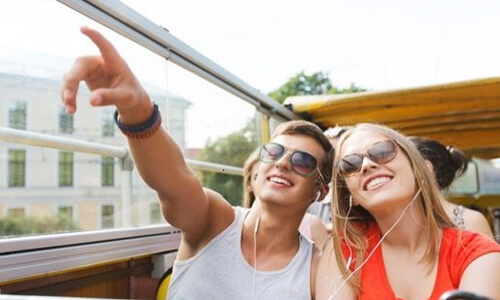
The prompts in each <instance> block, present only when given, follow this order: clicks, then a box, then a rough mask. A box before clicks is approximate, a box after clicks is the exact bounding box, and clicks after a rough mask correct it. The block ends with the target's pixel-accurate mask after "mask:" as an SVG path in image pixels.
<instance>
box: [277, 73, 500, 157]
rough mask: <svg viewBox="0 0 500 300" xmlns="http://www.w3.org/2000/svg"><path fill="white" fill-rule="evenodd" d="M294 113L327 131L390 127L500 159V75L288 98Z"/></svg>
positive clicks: (467, 151)
mask: <svg viewBox="0 0 500 300" xmlns="http://www.w3.org/2000/svg"><path fill="white" fill-rule="evenodd" d="M285 104H288V105H290V106H291V108H292V110H293V111H294V112H295V113H307V114H308V115H309V116H310V117H311V118H312V121H313V122H315V123H317V124H319V125H320V126H323V127H324V128H327V127H331V126H335V125H337V124H338V125H353V124H356V123H360V122H373V123H379V124H386V125H388V126H390V127H392V128H395V129H398V130H400V131H401V132H402V133H404V134H405V135H408V136H410V135H416V136H425V137H429V138H433V139H437V140H439V141H441V142H442V143H443V144H445V145H453V146H455V147H457V148H459V149H461V150H462V151H464V152H465V153H466V154H467V155H471V156H476V157H480V158H496V157H500V77H496V78H486V79H479V80H471V81H464V82H457V83H449V84H440V85H433V86H425V87H417V88H407V89H399V90H390V91H381V92H363V93H356V94H340V95H319V96H297V97H289V98H288V99H286V100H285Z"/></svg>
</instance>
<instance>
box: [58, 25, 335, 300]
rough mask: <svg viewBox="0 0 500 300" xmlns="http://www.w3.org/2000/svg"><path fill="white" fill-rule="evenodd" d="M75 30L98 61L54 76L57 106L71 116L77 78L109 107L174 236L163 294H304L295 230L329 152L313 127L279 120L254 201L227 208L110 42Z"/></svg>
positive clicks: (306, 286) (308, 273) (321, 179)
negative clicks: (58, 78)
mask: <svg viewBox="0 0 500 300" xmlns="http://www.w3.org/2000/svg"><path fill="white" fill-rule="evenodd" d="M81 32H82V33H83V34H84V35H86V36H87V37H89V38H90V39H91V40H92V42H93V43H94V44H95V45H96V46H97V47H98V48H99V51H100V55H98V56H83V57H79V58H78V59H77V60H76V61H75V63H74V64H73V66H72V68H71V69H70V70H69V72H68V73H67V74H66V75H65V77H64V80H63V84H62V88H61V99H62V103H63V105H64V106H65V109H66V112H67V113H70V114H74V113H75V112H76V110H77V106H76V95H77V93H78V86H79V84H80V83H81V82H85V83H86V84H87V86H88V87H89V89H90V91H91V94H90V99H89V102H90V104H91V105H92V106H108V105H113V106H115V107H116V112H115V115H114V116H115V123H116V124H117V126H118V127H119V128H120V130H121V131H122V133H123V134H124V135H125V136H126V137H127V141H128V145H129V148H130V151H131V153H132V156H133V158H134V162H135V165H136V166H137V169H138V171H139V173H140V175H141V177H142V178H143V179H144V181H145V182H146V183H147V184H148V185H149V186H150V187H151V188H153V189H154V190H155V191H156V193H157V195H158V198H159V201H160V203H161V210H162V212H163V215H164V217H165V219H166V220H167V221H168V222H169V223H170V224H171V225H173V226H175V227H177V228H179V229H180V230H181V232H182V234H181V236H182V238H181V242H180V246H179V249H178V254H177V259H176V261H175V262H174V270H173V275H172V281H171V282H170V287H169V292H168V298H169V299H176V300H182V299H214V300H215V299H243V300H251V299H252V300H254V299H259V300H266V299H269V300H271V299H272V300H274V299H288V300H293V299H297V300H302V299H304V300H306V299H311V298H314V295H315V290H314V289H315V286H316V285H315V282H316V281H315V275H316V267H317V256H315V255H314V253H313V251H314V247H313V245H312V243H310V242H309V241H307V239H305V238H303V237H302V236H301V235H299V234H297V231H298V228H299V224H300V222H301V221H302V218H303V217H304V214H305V212H306V210H307V207H308V206H309V204H310V203H311V202H312V201H314V200H315V199H317V198H319V197H324V196H325V195H326V193H327V192H328V181H329V180H331V170H332V169H331V166H332V155H333V152H332V146H331V144H330V142H329V141H328V139H327V138H326V137H325V136H324V134H323V132H322V131H321V129H320V128H319V127H318V126H316V125H315V124H313V123H310V122H307V121H290V122H285V123H282V124H280V125H279V126H278V127H277V128H276V130H275V132H274V133H273V136H272V138H271V142H270V143H268V144H266V145H264V146H262V148H261V151H260V152H259V159H260V162H261V163H260V164H259V168H258V171H257V180H256V181H255V189H254V193H255V199H256V200H255V201H256V202H255V203H256V204H258V205H253V206H252V207H251V208H250V209H243V208H240V207H233V206H231V205H230V204H229V203H228V202H227V201H226V199H224V198H223V197H222V196H221V195H220V194H219V193H217V192H215V191H213V190H210V189H207V188H204V187H203V186H202V185H201V182H200V180H199V179H198V178H197V176H196V173H195V172H193V171H192V170H191V169H190V168H189V167H188V165H187V164H186V161H185V158H184V157H183V155H182V152H181V151H180V149H179V147H178V146H177V145H176V144H175V142H174V140H173V139H172V137H171V136H170V135H169V134H168V132H167V131H166V130H165V129H164V128H163V127H162V126H161V114H160V112H159V110H158V106H157V105H155V104H154V103H152V102H151V99H150V97H149V95H148V94H147V93H146V91H145V90H144V88H143V87H142V86H141V85H140V83H139V81H138V80H137V79H136V77H135V75H134V74H133V73H132V71H131V70H130V69H129V67H128V66H127V64H126V62H125V60H124V59H123V58H122V57H121V56H120V55H119V53H118V52H117V51H116V49H115V48H114V46H113V45H112V44H111V43H110V42H109V41H108V40H107V39H106V38H104V37H103V36H102V35H101V34H100V33H99V32H97V31H95V30H92V29H90V28H88V27H82V28H81Z"/></svg>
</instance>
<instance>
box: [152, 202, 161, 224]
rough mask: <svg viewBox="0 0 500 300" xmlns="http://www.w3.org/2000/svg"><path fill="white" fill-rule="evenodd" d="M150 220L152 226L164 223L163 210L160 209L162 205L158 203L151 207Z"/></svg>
mask: <svg viewBox="0 0 500 300" xmlns="http://www.w3.org/2000/svg"><path fill="white" fill-rule="evenodd" d="M149 207H150V210H149V220H150V221H151V224H160V223H162V222H163V217H162V213H161V208H160V203H158V202H153V203H151V205H150V206H149Z"/></svg>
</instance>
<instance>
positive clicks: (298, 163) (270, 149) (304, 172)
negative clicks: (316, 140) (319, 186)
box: [259, 143, 325, 181]
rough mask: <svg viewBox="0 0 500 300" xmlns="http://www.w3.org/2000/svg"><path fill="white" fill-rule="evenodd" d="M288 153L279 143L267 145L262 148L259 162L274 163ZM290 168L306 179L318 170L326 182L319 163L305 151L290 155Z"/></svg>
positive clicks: (294, 152)
mask: <svg viewBox="0 0 500 300" xmlns="http://www.w3.org/2000/svg"><path fill="white" fill-rule="evenodd" d="M287 152H288V151H286V149H285V147H284V146H283V145H280V144H277V143H269V144H265V145H264V146H262V147H261V148H260V151H259V160H260V161H261V162H263V163H268V164H269V163H273V162H275V161H277V160H279V159H280V158H282V157H283V156H284V155H285V154H286V153H287ZM290 166H292V170H293V171H294V172H295V173H297V174H299V175H301V176H304V177H309V176H311V175H313V174H314V172H315V171H316V170H318V174H319V176H320V177H321V179H322V180H323V181H324V180H325V179H324V177H323V175H322V174H321V172H320V170H319V169H318V162H317V161H316V158H315V157H314V156H312V155H311V154H309V153H307V152H304V151H298V150H296V151H293V152H291V153H290Z"/></svg>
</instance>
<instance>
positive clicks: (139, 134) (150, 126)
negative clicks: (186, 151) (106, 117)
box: [114, 104, 161, 139]
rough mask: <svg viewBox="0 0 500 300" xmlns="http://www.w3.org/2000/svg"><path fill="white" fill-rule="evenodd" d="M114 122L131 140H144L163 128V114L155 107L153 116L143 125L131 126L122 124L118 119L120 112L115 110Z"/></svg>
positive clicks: (155, 105)
mask: <svg viewBox="0 0 500 300" xmlns="http://www.w3.org/2000/svg"><path fill="white" fill-rule="evenodd" d="M114 120H115V124H116V126H118V128H120V131H121V132H122V133H123V134H124V135H126V136H127V137H129V138H133V139H144V138H147V137H150V136H152V135H153V134H154V133H155V132H157V131H158V129H160V127H161V114H160V110H159V109H158V105H157V104H154V105H153V114H152V115H151V117H150V118H149V119H148V120H147V121H146V122H145V123H143V124H140V125H136V126H130V125H125V124H122V123H121V122H120V120H119V118H118V111H117V110H115V114H114Z"/></svg>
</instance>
